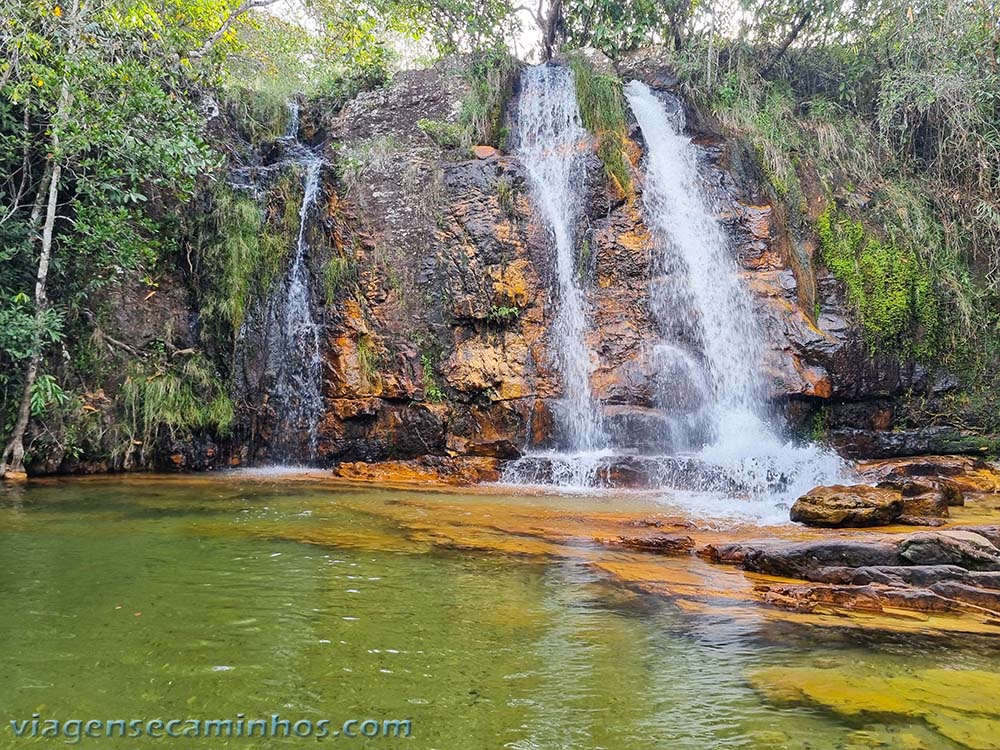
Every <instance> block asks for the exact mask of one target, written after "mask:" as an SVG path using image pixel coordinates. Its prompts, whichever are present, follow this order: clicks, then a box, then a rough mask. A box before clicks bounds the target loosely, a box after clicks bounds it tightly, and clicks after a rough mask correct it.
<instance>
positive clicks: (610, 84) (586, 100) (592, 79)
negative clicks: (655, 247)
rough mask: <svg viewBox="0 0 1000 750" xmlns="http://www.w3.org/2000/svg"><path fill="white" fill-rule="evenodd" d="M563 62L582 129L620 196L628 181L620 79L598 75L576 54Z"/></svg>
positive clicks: (626, 128)
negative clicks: (573, 88)
mask: <svg viewBox="0 0 1000 750" xmlns="http://www.w3.org/2000/svg"><path fill="white" fill-rule="evenodd" d="M567 59H568V62H569V66H570V69H571V70H572V71H573V80H574V82H575V85H576V99H577V103H578V105H579V107H580V116H581V118H582V119H583V124H584V127H586V128H587V130H589V131H590V132H591V133H592V134H593V135H594V137H595V138H596V139H597V155H598V156H599V157H600V159H601V162H602V163H603V164H604V171H605V172H606V173H607V175H608V178H609V179H610V180H611V181H612V183H613V184H615V185H616V187H617V188H618V189H619V190H620V191H621V192H622V193H623V194H625V193H628V191H629V190H630V189H631V185H632V179H631V173H630V172H629V168H628V159H627V157H626V155H625V145H626V141H627V139H628V123H627V120H626V119H625V104H624V99H623V95H622V82H621V79H620V78H618V77H616V76H608V75H603V74H601V73H598V72H597V71H596V70H594V67H593V65H591V64H590V62H589V61H588V60H587V58H585V57H584V56H583V55H582V54H580V53H578V52H577V53H573V54H570V55H569V56H568V58H567Z"/></svg>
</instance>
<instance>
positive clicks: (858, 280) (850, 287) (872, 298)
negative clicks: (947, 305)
mask: <svg viewBox="0 0 1000 750" xmlns="http://www.w3.org/2000/svg"><path fill="white" fill-rule="evenodd" d="M817 230H818V233H819V238H820V246H821V248H822V253H823V261H824V263H826V266H827V268H829V269H830V271H831V272H832V273H833V275H834V276H835V277H836V278H837V279H838V280H840V281H841V282H842V283H843V284H844V286H845V288H846V290H847V299H848V301H849V302H850V303H851V305H852V306H853V307H854V308H855V309H856V310H857V311H858V314H859V317H860V319H861V324H862V326H863V328H864V332H865V337H866V339H867V341H868V344H869V346H870V348H871V349H872V351H875V350H876V349H879V348H888V349H893V350H896V351H898V352H899V353H901V354H912V355H915V356H917V357H918V358H923V359H926V358H929V357H931V356H933V355H934V354H935V353H936V344H937V341H938V335H939V332H940V331H939V328H940V326H939V324H940V318H941V310H940V302H939V297H938V294H937V292H936V288H935V283H934V276H933V274H932V271H931V269H930V268H929V267H928V266H927V265H926V264H925V263H922V262H921V261H920V259H919V258H918V257H917V255H916V253H914V252H913V251H912V250H910V249H908V248H901V247H899V246H897V245H895V244H893V243H889V242H884V241H882V240H880V239H879V238H877V237H874V236H872V235H870V234H868V233H867V232H866V231H865V229H864V226H863V225H862V224H861V222H860V221H856V220H853V219H851V218H850V217H849V216H847V215H846V214H844V213H841V212H837V211H835V210H834V209H833V208H832V207H830V208H828V209H827V210H826V211H825V212H824V213H823V214H822V215H821V216H820V217H819V220H818V222H817Z"/></svg>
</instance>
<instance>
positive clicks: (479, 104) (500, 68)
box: [458, 48, 518, 148]
mask: <svg viewBox="0 0 1000 750" xmlns="http://www.w3.org/2000/svg"><path fill="white" fill-rule="evenodd" d="M517 70H518V66H517V60H515V59H514V57H513V56H512V55H511V54H510V52H509V51H508V50H507V49H506V48H494V49H491V50H488V51H486V52H483V53H482V54H480V55H477V56H476V58H475V59H474V60H473V62H472V64H471V66H470V67H469V70H468V72H467V74H466V80H467V81H468V83H469V87H470V88H469V94H468V95H467V96H466V97H465V98H464V99H463V100H462V104H461V108H460V109H459V113H458V122H459V124H461V125H462V127H463V128H465V129H466V132H467V137H468V139H469V141H470V145H473V144H489V145H492V146H496V147H497V148H500V147H502V145H503V144H502V143H501V140H502V139H503V138H504V137H505V136H504V132H503V111H504V107H505V106H506V105H507V102H508V101H509V100H510V97H511V94H512V93H513V90H514V80H515V78H516V74H517Z"/></svg>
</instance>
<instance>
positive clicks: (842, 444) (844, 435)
mask: <svg viewBox="0 0 1000 750" xmlns="http://www.w3.org/2000/svg"><path fill="white" fill-rule="evenodd" d="M830 442H831V443H832V445H833V446H834V447H835V448H836V449H837V450H838V452H840V453H841V454H842V455H844V456H847V457H848V458H863V459H873V458H897V457H905V456H916V455H934V454H947V453H952V454H974V455H975V454H980V455H981V454H985V453H995V452H996V451H997V447H998V446H1000V441H998V438H997V436H995V435H991V436H983V435H981V434H979V433H976V432H971V431H968V430H957V429H955V428H953V427H921V428H917V429H911V430H898V431H897V430H893V431H887V430H865V429H844V430H835V431H833V432H831V434H830Z"/></svg>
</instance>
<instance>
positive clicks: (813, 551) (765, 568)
mask: <svg viewBox="0 0 1000 750" xmlns="http://www.w3.org/2000/svg"><path fill="white" fill-rule="evenodd" d="M698 555H699V556H701V557H704V558H705V559H707V560H710V561H711V562H716V563H723V564H729V565H739V566H740V567H742V568H743V569H744V570H749V571H753V572H755V573H767V574H769V575H777V576H786V577H789V578H808V577H809V576H810V575H813V571H815V570H817V569H822V568H829V567H841V568H842V567H846V568H858V567H872V566H895V565H901V564H904V563H905V560H904V559H903V558H902V557H901V556H900V554H899V551H898V550H897V549H896V547H895V546H894V545H893V544H890V543H888V542H885V541H855V540H847V539H834V540H822V541H814V542H798V543H788V542H784V541H780V540H766V539H765V540H759V541H753V542H739V543H733V544H723V545H711V544H710V545H707V546H705V547H704V548H702V549H700V550H698Z"/></svg>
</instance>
